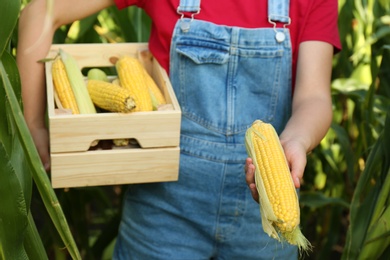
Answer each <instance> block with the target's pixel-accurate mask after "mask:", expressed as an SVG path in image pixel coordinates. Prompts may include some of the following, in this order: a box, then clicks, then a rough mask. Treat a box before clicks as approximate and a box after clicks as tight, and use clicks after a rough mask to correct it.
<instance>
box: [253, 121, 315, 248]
mask: <svg viewBox="0 0 390 260" xmlns="http://www.w3.org/2000/svg"><path fill="white" fill-rule="evenodd" d="M245 143H246V148H247V152H248V155H249V157H251V158H252V160H253V164H254V165H255V168H256V170H255V182H256V188H257V191H258V193H259V197H260V199H259V204H260V213H261V219H262V224H263V229H264V231H265V232H266V233H267V234H268V235H269V236H271V237H273V238H275V239H277V240H279V241H282V240H286V241H287V242H288V243H290V244H293V245H297V246H298V248H299V249H300V250H303V251H306V250H309V249H310V247H311V245H310V243H309V241H308V240H307V239H306V238H305V237H304V235H303V234H302V232H301V230H300V227H299V222H300V208H299V202H298V195H297V192H296V190H295V186H294V184H293V180H292V177H291V173H290V170H289V166H288V163H287V160H286V157H285V155H284V152H283V148H282V146H281V144H280V141H279V137H278V135H277V133H276V131H275V129H274V128H273V126H272V125H271V124H268V123H264V122H262V121H260V120H256V121H255V122H254V123H253V124H252V126H251V127H250V128H249V129H248V130H247V132H246V136H245Z"/></svg>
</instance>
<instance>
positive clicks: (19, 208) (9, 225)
mask: <svg viewBox="0 0 390 260" xmlns="http://www.w3.org/2000/svg"><path fill="white" fill-rule="evenodd" d="M0 165H1V171H0V183H1V185H0V198H1V210H0V259H28V256H27V254H26V251H25V250H24V246H23V241H24V234H25V232H26V228H27V207H26V201H25V200H24V195H23V189H22V187H21V185H20V182H19V179H18V178H17V175H16V174H15V170H14V168H13V167H12V165H11V160H10V157H9V155H8V154H7V152H6V150H5V147H4V145H3V143H2V142H0Z"/></svg>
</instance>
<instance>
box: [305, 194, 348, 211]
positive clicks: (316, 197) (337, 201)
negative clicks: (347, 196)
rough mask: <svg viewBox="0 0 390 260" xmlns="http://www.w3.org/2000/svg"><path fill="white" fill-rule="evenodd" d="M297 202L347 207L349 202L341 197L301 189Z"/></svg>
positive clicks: (311, 205)
mask: <svg viewBox="0 0 390 260" xmlns="http://www.w3.org/2000/svg"><path fill="white" fill-rule="evenodd" d="M299 203H300V204H301V205H302V206H307V207H311V208H320V207H324V206H327V205H340V206H343V207H345V208H349V203H348V202H347V201H345V200H343V199H341V198H333V197H326V196H325V195H324V194H323V193H322V192H315V191H301V192H300V195H299Z"/></svg>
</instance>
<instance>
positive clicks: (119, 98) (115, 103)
mask: <svg viewBox="0 0 390 260" xmlns="http://www.w3.org/2000/svg"><path fill="white" fill-rule="evenodd" d="M87 87H88V92H89V95H90V96H91V99H92V101H93V103H94V104H95V105H96V106H98V107H100V108H103V109H105V110H108V111H111V112H123V113H127V112H131V111H133V110H134V109H135V107H136V104H135V102H134V99H133V97H132V96H131V93H130V91H129V90H127V89H124V88H121V87H119V86H117V85H114V84H112V83H109V82H105V81H102V80H93V79H91V80H88V83H87Z"/></svg>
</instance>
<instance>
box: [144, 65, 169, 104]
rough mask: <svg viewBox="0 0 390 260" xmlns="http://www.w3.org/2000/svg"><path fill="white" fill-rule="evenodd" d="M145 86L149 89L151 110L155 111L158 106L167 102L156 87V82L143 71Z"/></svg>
mask: <svg viewBox="0 0 390 260" xmlns="http://www.w3.org/2000/svg"><path fill="white" fill-rule="evenodd" d="M144 75H145V81H146V85H147V86H148V88H149V94H150V97H151V99H152V104H153V110H157V109H158V107H159V106H160V105H165V104H166V103H167V102H166V100H165V97H164V95H163V93H162V92H161V90H160V88H159V87H158V86H157V84H156V82H155V81H154V80H153V78H152V77H151V76H150V75H149V73H148V72H147V71H146V70H145V69H144Z"/></svg>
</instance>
